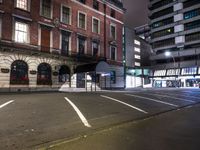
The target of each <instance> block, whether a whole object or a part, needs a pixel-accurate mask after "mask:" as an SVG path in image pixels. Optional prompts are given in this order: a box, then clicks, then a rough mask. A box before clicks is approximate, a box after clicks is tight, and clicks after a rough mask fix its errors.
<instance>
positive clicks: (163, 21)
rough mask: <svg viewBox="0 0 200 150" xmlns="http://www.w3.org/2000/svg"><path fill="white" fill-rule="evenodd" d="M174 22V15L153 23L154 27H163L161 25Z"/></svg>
mask: <svg viewBox="0 0 200 150" xmlns="http://www.w3.org/2000/svg"><path fill="white" fill-rule="evenodd" d="M173 22H174V17H170V18H167V19H164V20H161V21H157V22H155V23H153V24H152V28H158V27H161V26H165V25H168V24H171V23H173Z"/></svg>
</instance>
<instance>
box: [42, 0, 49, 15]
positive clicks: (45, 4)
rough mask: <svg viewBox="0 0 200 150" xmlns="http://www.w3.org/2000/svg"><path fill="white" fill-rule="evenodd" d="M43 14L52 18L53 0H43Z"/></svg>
mask: <svg viewBox="0 0 200 150" xmlns="http://www.w3.org/2000/svg"><path fill="white" fill-rule="evenodd" d="M41 9H42V10H41V15H42V16H44V17H47V18H51V0H42V8H41Z"/></svg>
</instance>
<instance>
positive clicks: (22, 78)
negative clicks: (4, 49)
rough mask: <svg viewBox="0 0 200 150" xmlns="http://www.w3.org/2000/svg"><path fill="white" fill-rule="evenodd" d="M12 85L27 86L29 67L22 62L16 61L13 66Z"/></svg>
mask: <svg viewBox="0 0 200 150" xmlns="http://www.w3.org/2000/svg"><path fill="white" fill-rule="evenodd" d="M10 84H14V85H16V84H18V85H27V84H29V79H28V65H27V63H25V62H24V61H22V60H16V61H14V62H13V63H12V65H11V74H10Z"/></svg>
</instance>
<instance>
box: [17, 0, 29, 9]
mask: <svg viewBox="0 0 200 150" xmlns="http://www.w3.org/2000/svg"><path fill="white" fill-rule="evenodd" d="M16 7H17V8H21V9H24V10H28V0H17V3H16Z"/></svg>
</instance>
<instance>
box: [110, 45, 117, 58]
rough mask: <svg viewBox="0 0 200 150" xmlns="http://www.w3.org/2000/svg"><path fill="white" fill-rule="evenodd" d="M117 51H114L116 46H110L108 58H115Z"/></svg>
mask: <svg viewBox="0 0 200 150" xmlns="http://www.w3.org/2000/svg"><path fill="white" fill-rule="evenodd" d="M116 55H117V53H116V47H115V46H111V47H110V59H111V60H116V58H117V56H116Z"/></svg>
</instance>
